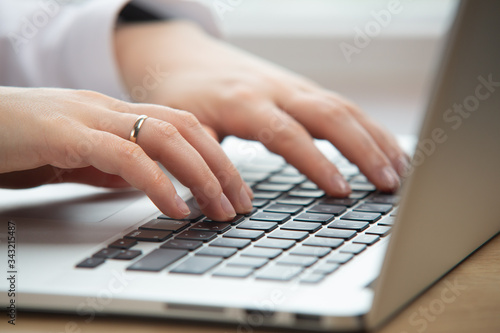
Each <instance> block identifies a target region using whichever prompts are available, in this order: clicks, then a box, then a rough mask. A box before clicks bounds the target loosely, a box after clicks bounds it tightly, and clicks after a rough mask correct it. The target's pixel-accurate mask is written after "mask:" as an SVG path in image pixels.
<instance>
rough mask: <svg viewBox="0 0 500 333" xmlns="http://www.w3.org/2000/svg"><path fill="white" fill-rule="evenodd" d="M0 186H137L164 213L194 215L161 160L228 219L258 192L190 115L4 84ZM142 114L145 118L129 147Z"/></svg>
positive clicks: (206, 207)
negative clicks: (177, 190) (162, 168)
mask: <svg viewBox="0 0 500 333" xmlns="http://www.w3.org/2000/svg"><path fill="white" fill-rule="evenodd" d="M0 96H2V98H1V99H0V123H1V124H2V131H1V132H0V187H11V188H20V187H31V186H37V185H41V184H44V183H55V182H78V183H86V184H91V185H96V186H104V187H127V186H130V185H132V186H134V187H136V188H138V189H140V190H143V191H144V192H145V193H146V194H147V195H148V196H149V197H150V198H151V200H152V201H153V202H154V203H155V204H156V205H157V206H158V208H159V209H160V210H161V211H162V212H163V213H165V214H167V215H169V216H171V217H174V218H182V217H184V216H186V215H187V214H188V213H189V210H188V208H187V206H186V204H185V203H184V201H182V199H181V198H180V197H179V196H178V195H177V194H176V191H175V188H174V187H173V185H172V183H171V182H170V180H169V179H168V177H167V176H166V175H165V174H164V173H163V172H162V171H161V169H160V168H159V166H158V165H157V164H156V162H155V161H158V162H160V163H161V164H163V165H164V166H165V168H166V169H167V170H169V171H170V172H171V173H172V174H173V175H174V176H175V177H176V178H177V179H178V180H179V181H180V182H181V183H183V184H184V185H185V186H187V187H188V188H189V189H190V190H191V191H192V192H193V194H194V196H195V198H196V199H197V201H198V203H199V204H200V207H201V208H202V210H203V212H204V213H205V214H206V215H207V216H209V217H211V218H213V219H217V220H228V219H231V218H232V217H233V216H234V215H235V211H236V212H238V213H246V212H249V211H250V210H251V208H252V205H251V200H250V197H251V196H252V192H251V190H250V188H249V187H248V186H247V185H246V184H245V183H244V182H243V180H242V179H241V177H240V176H239V174H238V172H237V170H236V169H235V167H234V165H233V164H232V163H231V161H229V159H228V158H227V157H226V155H225V154H224V152H223V150H222V149H221V147H220V145H219V144H218V143H217V141H216V140H215V139H214V138H213V137H211V136H210V135H209V134H207V132H206V131H205V130H204V129H203V128H202V126H201V125H200V123H199V122H198V120H197V119H196V118H195V117H194V116H193V115H192V114H190V113H188V112H185V111H180V110H175V109H171V108H167V107H163V106H158V105H146V104H130V103H126V102H122V101H118V100H115V99H112V98H110V97H107V96H104V95H101V94H98V93H94V92H89V91H74V90H64V89H24V88H5V87H0ZM138 115H147V116H149V118H147V119H146V120H145V121H144V123H143V125H142V127H141V128H140V130H139V132H138V135H137V143H133V142H131V141H130V140H129V139H130V136H131V130H132V128H133V126H134V124H135V123H136V120H137V118H138Z"/></svg>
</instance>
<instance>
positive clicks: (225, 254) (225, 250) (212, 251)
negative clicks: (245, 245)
mask: <svg viewBox="0 0 500 333" xmlns="http://www.w3.org/2000/svg"><path fill="white" fill-rule="evenodd" d="M237 251H238V250H237V249H235V248H231V247H217V246H208V247H204V248H203V249H201V250H199V251H198V252H196V255H204V256H213V257H222V258H229V257H230V256H232V255H234V254H235V253H236V252H237Z"/></svg>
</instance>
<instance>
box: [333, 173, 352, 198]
mask: <svg viewBox="0 0 500 333" xmlns="http://www.w3.org/2000/svg"><path fill="white" fill-rule="evenodd" d="M332 183H333V188H334V191H335V192H340V193H341V194H344V195H347V194H349V192H350V191H351V188H350V186H349V184H348V183H347V182H346V180H345V179H344V177H342V176H341V175H334V176H333V178H332Z"/></svg>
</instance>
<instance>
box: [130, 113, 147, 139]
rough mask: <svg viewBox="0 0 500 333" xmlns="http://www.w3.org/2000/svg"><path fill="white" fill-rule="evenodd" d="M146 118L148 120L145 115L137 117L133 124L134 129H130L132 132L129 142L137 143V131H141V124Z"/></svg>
mask: <svg viewBox="0 0 500 333" xmlns="http://www.w3.org/2000/svg"><path fill="white" fill-rule="evenodd" d="M147 118H148V116H146V115H141V116H139V117H137V120H136V121H135V123H134V127H133V128H132V131H130V138H129V140H130V141H132V142H133V143H136V142H137V136H138V135H139V130H140V129H141V127H142V124H144V121H146V119H147Z"/></svg>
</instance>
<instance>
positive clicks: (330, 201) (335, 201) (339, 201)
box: [321, 197, 358, 207]
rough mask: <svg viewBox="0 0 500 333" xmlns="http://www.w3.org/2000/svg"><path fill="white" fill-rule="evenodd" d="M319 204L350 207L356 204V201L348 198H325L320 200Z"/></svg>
mask: <svg viewBox="0 0 500 333" xmlns="http://www.w3.org/2000/svg"><path fill="white" fill-rule="evenodd" d="M321 203H323V204H325V205H339V206H347V207H352V206H354V205H355V204H357V203H358V200H356V199H349V198H334V197H326V198H324V199H322V200H321Z"/></svg>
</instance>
